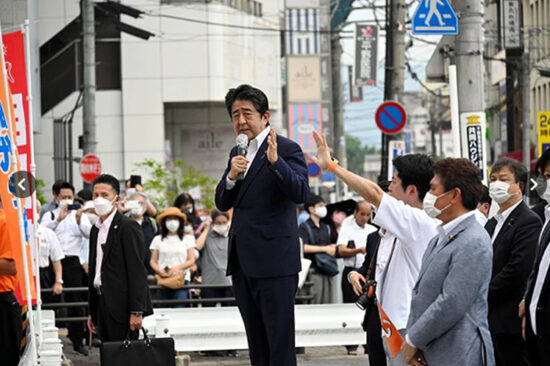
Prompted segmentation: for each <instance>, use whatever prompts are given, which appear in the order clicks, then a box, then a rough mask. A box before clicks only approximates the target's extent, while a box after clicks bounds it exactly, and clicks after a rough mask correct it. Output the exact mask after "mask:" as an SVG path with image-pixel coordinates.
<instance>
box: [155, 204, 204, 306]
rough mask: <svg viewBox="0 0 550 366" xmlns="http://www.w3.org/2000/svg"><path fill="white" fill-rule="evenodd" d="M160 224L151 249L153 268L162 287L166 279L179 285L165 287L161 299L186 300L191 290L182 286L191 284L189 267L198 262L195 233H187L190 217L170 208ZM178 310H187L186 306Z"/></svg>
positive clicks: (163, 215) (161, 217)
mask: <svg viewBox="0 0 550 366" xmlns="http://www.w3.org/2000/svg"><path fill="white" fill-rule="evenodd" d="M158 222H159V226H160V234H159V235H157V236H155V237H154V238H153V241H152V243H151V246H150V249H151V261H150V263H151V268H152V269H153V271H155V274H156V277H157V283H159V284H160V285H162V280H163V279H169V280H170V281H171V282H174V283H176V282H177V283H178V285H177V286H174V285H170V287H163V288H162V289H161V290H159V292H158V298H159V299H161V300H176V299H178V300H185V299H187V298H188V297H189V291H188V290H186V289H183V288H182V287H183V285H185V284H188V283H189V280H190V278H191V275H190V273H189V268H191V266H192V265H193V264H194V263H195V253H194V248H195V237H194V236H193V234H192V233H191V234H184V227H185V225H186V224H187V217H186V216H185V214H183V213H182V212H181V211H180V210H179V209H177V208H176V207H169V208H168V209H166V211H164V212H163V213H161V214H160V215H159V217H158ZM180 284H181V286H180ZM163 286H164V285H163ZM175 307H178V308H181V307H185V304H177V305H176V306H175Z"/></svg>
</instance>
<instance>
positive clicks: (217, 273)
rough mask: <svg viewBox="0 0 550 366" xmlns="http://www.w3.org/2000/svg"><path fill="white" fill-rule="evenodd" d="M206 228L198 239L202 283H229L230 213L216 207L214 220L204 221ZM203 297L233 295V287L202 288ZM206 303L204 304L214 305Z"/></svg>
mask: <svg viewBox="0 0 550 366" xmlns="http://www.w3.org/2000/svg"><path fill="white" fill-rule="evenodd" d="M204 224H205V228H204V230H203V232H202V234H201V235H200V236H199V238H198V239H197V249H198V250H200V251H201V273H202V283H203V284H205V285H220V286H223V285H229V286H231V278H230V277H227V276H226V275H225V268H226V266H227V248H228V245H227V236H228V233H229V214H228V213H227V212H221V211H219V210H216V209H214V210H213V211H212V221H209V220H206V221H205V222H204ZM201 295H202V298H205V299H206V298H216V297H217V298H220V297H233V291H232V288H231V287H228V288H219V289H218V288H211V289H202V290H201ZM213 305H215V304H213V303H206V304H204V305H203V306H213Z"/></svg>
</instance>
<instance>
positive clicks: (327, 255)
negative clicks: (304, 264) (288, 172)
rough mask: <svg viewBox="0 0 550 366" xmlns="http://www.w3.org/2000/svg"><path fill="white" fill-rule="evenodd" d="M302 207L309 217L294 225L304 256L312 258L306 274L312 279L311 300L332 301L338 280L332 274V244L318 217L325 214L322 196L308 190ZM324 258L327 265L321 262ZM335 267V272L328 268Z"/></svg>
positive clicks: (327, 302) (333, 250) (315, 301)
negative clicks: (302, 244) (302, 245)
mask: <svg viewBox="0 0 550 366" xmlns="http://www.w3.org/2000/svg"><path fill="white" fill-rule="evenodd" d="M304 208H305V209H306V211H308V212H309V219H307V220H306V222H304V223H303V224H302V225H300V227H299V228H298V235H299V236H300V238H301V239H302V242H303V243H304V256H305V257H306V258H307V259H310V260H311V261H312V266H311V270H310V274H309V277H310V279H311V281H312V282H313V303H314V304H332V303H333V302H334V293H335V290H334V288H335V286H338V284H337V283H336V281H335V278H334V276H335V275H336V274H337V273H338V266H337V264H336V259H335V258H334V255H335V254H336V244H334V243H331V242H330V229H329V227H328V225H327V224H325V223H324V222H321V219H322V218H324V217H325V216H326V215H327V207H326V206H325V202H324V201H323V199H322V198H321V197H319V196H317V195H315V194H310V195H309V197H308V199H307V201H306V203H305V204H304ZM324 260H326V261H327V262H329V263H328V265H327V266H326V267H325V266H323V264H322V262H323V261H324ZM329 267H330V268H336V272H331V271H329V269H330V268H329Z"/></svg>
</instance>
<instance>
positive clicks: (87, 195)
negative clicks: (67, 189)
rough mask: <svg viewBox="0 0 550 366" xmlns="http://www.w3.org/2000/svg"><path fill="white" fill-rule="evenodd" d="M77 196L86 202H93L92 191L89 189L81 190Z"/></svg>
mask: <svg viewBox="0 0 550 366" xmlns="http://www.w3.org/2000/svg"><path fill="white" fill-rule="evenodd" d="M76 195H77V196H78V197H79V198H81V199H82V200H83V201H84V202H86V201H91V200H92V197H93V194H92V191H90V190H89V189H88V188H84V189H81V190H80V191H78V193H77V194H76Z"/></svg>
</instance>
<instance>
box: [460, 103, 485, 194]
mask: <svg viewBox="0 0 550 366" xmlns="http://www.w3.org/2000/svg"><path fill="white" fill-rule="evenodd" d="M486 124H487V122H486V120H485V113H484V112H467V113H461V114H460V126H461V140H462V156H463V157H465V158H467V159H470V160H471V161H472V163H474V164H475V165H476V166H477V167H478V168H479V170H480V174H481V175H480V177H481V181H482V182H483V184H485V185H486V184H487V146H486V145H487V142H486V138H485V131H486Z"/></svg>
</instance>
